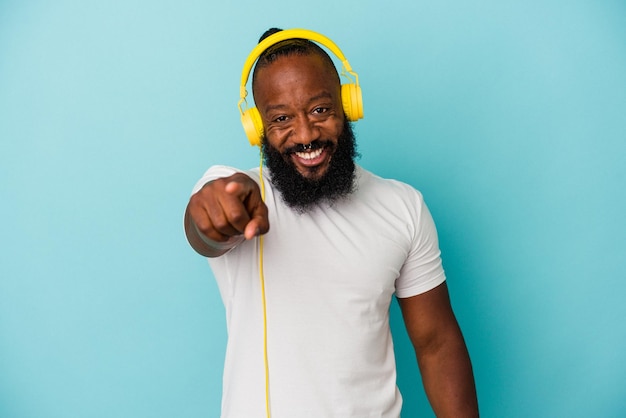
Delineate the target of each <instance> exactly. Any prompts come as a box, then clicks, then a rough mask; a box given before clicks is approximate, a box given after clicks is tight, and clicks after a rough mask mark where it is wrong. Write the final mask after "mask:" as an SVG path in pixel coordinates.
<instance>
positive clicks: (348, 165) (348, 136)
mask: <svg viewBox="0 0 626 418" xmlns="http://www.w3.org/2000/svg"><path fill="white" fill-rule="evenodd" d="M323 146H327V147H329V149H328V151H329V152H330V153H331V159H330V162H329V165H328V169H327V170H326V173H324V174H323V175H322V176H321V177H320V178H317V179H309V178H307V177H304V176H303V175H302V174H300V172H298V170H297V169H296V167H295V165H294V164H293V162H292V161H291V159H290V152H293V151H295V150H290V151H287V155H283V154H281V153H280V151H279V150H278V149H276V148H274V147H273V146H272V145H270V144H269V142H268V141H263V155H264V159H265V165H266V166H267V167H268V168H269V172H270V178H271V180H272V184H274V186H276V188H277V189H278V190H279V191H280V192H281V194H282V198H283V200H284V202H285V203H286V204H287V205H288V206H289V207H291V208H293V209H295V210H297V211H298V212H300V213H304V212H306V211H307V210H308V209H310V208H311V207H312V206H314V205H315V204H317V203H320V202H326V203H329V204H332V203H334V202H336V201H337V200H339V199H341V198H343V197H346V196H348V195H349V194H350V193H352V192H353V191H354V188H355V182H354V177H355V170H356V165H355V163H354V160H355V159H356V157H358V153H357V151H356V141H355V138H354V132H353V131H352V125H350V123H349V122H348V121H346V122H345V123H344V128H343V131H342V132H341V135H340V136H339V139H338V141H337V145H336V146H335V145H334V144H333V143H332V142H331V141H321V140H316V141H313V142H312V143H311V144H310V147H311V149H316V148H320V147H323ZM302 149H303V147H302V148H301V149H300V150H302Z"/></svg>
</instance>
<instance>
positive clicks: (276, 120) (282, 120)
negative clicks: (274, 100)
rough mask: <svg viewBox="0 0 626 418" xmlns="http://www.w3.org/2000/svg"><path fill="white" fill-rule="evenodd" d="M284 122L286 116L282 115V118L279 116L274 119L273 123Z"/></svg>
mask: <svg viewBox="0 0 626 418" xmlns="http://www.w3.org/2000/svg"><path fill="white" fill-rule="evenodd" d="M286 120H287V116H285V115H282V116H279V117H277V118H274V122H284V121H286Z"/></svg>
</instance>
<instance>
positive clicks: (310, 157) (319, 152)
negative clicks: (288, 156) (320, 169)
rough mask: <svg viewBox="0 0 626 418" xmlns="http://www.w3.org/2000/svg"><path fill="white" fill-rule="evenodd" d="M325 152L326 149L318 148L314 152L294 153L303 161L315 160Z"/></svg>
mask: <svg viewBox="0 0 626 418" xmlns="http://www.w3.org/2000/svg"><path fill="white" fill-rule="evenodd" d="M322 152H324V148H318V149H316V150H313V151H302V152H294V154H296V155H297V156H298V158H302V159H303V160H313V159H315V158H317V157H319V156H320V155H322Z"/></svg>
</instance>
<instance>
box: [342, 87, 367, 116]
mask: <svg viewBox="0 0 626 418" xmlns="http://www.w3.org/2000/svg"><path fill="white" fill-rule="evenodd" d="M341 103H342V105H343V113H345V115H346V118H348V120H349V121H350V122H355V121H357V120H359V119H361V118H363V96H362V94H361V86H359V85H358V84H354V83H349V84H343V85H342V86H341Z"/></svg>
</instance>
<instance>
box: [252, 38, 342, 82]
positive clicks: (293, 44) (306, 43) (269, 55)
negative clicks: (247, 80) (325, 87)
mask: <svg viewBox="0 0 626 418" xmlns="http://www.w3.org/2000/svg"><path fill="white" fill-rule="evenodd" d="M280 31H282V29H279V28H270V29H268V30H266V31H265V32H264V33H263V35H261V37H260V38H259V43H260V42H261V41H263V40H264V39H265V38H267V37H268V36H270V35H273V34H275V33H277V32H280ZM312 54H315V55H318V56H320V57H321V58H322V59H323V60H324V61H325V62H326V63H327V64H329V65H330V66H331V67H332V68H334V69H335V73H337V69H336V67H335V63H334V62H333V60H332V59H331V58H330V56H329V55H328V53H327V52H326V51H324V49H322V48H321V47H320V46H319V45H317V44H316V43H315V42H313V41H310V40H308V39H301V38H293V39H285V40H284V41H280V42H278V43H276V44H274V45H271V46H270V47H269V48H267V49H266V50H265V51H263V52H262V53H261V55H260V56H259V59H258V60H257V62H256V65H255V67H254V71H253V73H252V84H253V85H254V80H255V79H256V74H257V70H259V69H261V68H263V67H267V66H268V65H270V64H271V63H273V62H274V61H276V60H277V59H278V58H280V57H285V56H289V55H312ZM337 81H339V75H338V74H337Z"/></svg>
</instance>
